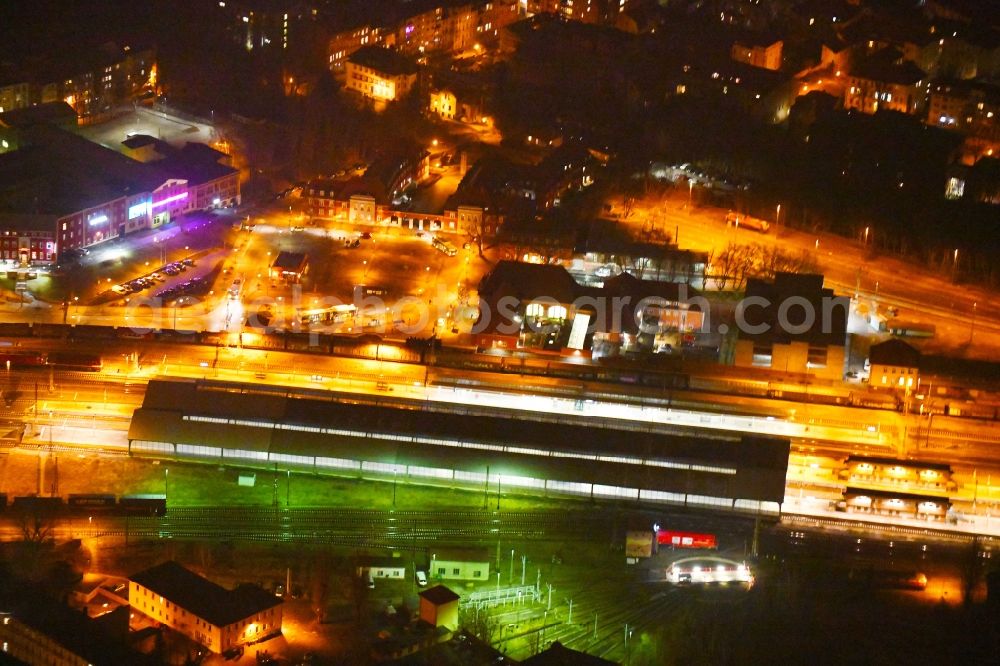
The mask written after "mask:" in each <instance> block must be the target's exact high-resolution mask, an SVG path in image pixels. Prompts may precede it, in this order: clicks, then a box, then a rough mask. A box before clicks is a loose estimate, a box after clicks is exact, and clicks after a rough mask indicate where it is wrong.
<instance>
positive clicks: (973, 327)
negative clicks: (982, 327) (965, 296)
mask: <svg viewBox="0 0 1000 666" xmlns="http://www.w3.org/2000/svg"><path fill="white" fill-rule="evenodd" d="M978 306H979V303H978V302H975V301H974V302H973V303H972V323H971V324H970V325H969V345H972V336H973V335H975V334H976V308H977V307H978Z"/></svg>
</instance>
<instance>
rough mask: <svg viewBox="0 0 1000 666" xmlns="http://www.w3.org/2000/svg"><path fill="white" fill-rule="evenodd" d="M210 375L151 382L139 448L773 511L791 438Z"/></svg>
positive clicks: (137, 433)
mask: <svg viewBox="0 0 1000 666" xmlns="http://www.w3.org/2000/svg"><path fill="white" fill-rule="evenodd" d="M613 425H615V426H618V427H612V424H609V423H608V422H607V421H606V420H600V421H598V420H589V419H587V418H586V417H583V416H581V417H575V418H574V417H566V418H558V419H554V418H552V415H549V414H543V413H532V412H523V411H522V412H513V411H506V410H498V409H492V408H480V409H479V410H478V411H477V412H476V411H473V412H470V409H469V408H468V407H466V406H463V405H449V404H445V403H431V402H430V401H426V402H425V401H418V400H407V399H393V400H388V399H386V398H381V397H376V396H370V397H369V396H363V395H358V394H338V393H336V392H332V391H314V390H305V389H303V390H299V389H289V388H279V387H261V386H255V385H250V384H235V383H227V382H218V381H207V380H170V381H168V380H154V381H152V382H150V383H149V387H148V389H147V392H146V396H145V399H144V402H143V405H142V407H140V408H139V409H137V410H136V412H135V414H134V416H133V418H132V423H131V426H130V428H129V434H128V438H129V452H130V453H131V454H132V455H145V456H149V455H153V456H166V457H178V458H190V459H200V460H205V461H213V462H220V463H222V462H229V463H230V464H234V465H247V466H255V465H256V466H267V467H273V466H275V465H277V466H279V467H281V468H283V469H284V468H295V469H311V470H313V471H316V472H325V473H339V474H345V473H346V474H355V475H358V476H364V477H371V478H385V477H386V476H389V477H395V478H397V479H398V480H400V481H406V480H410V481H413V482H432V483H443V484H449V485H472V486H475V487H482V485H483V484H484V483H487V482H488V483H489V484H491V485H493V486H497V485H500V486H502V487H503V488H507V489H513V488H518V489H522V490H523V491H527V492H538V493H544V494H572V495H578V496H579V495H583V496H591V497H606V498H607V497H610V498H619V499H633V500H642V501H650V502H670V503H678V504H685V505H687V504H693V505H702V506H715V507H718V508H736V509H742V510H754V511H766V512H777V511H778V510H779V507H780V503H781V502H782V500H783V498H784V493H785V474H786V470H787V465H788V452H789V442H788V440H784V439H775V438H763V437H754V436H744V437H742V438H740V437H731V438H728V439H727V438H722V437H718V438H715V437H695V436H679V435H676V434H668V433H665V432H658V431H657V428H656V427H655V426H651V425H650V424H638V423H630V422H626V421H622V422H620V423H615V424H613Z"/></svg>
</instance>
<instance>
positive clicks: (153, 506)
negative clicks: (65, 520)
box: [0, 494, 167, 516]
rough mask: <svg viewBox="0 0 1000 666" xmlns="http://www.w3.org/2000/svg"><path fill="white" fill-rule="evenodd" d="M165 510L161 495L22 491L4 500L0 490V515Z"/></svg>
mask: <svg viewBox="0 0 1000 666" xmlns="http://www.w3.org/2000/svg"><path fill="white" fill-rule="evenodd" d="M166 512H167V498H166V496H164V495H122V496H120V497H118V496H115V495H106V494H71V495H69V496H68V497H66V498H63V497H39V496H37V495H25V496H19V497H13V498H10V499H9V500H8V497H7V495H6V494H0V515H12V514H13V515H18V514H20V515H23V514H29V513H35V514H44V515H88V516H93V515H104V516H163V515H165V514H166Z"/></svg>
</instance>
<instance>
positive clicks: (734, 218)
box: [726, 211, 771, 234]
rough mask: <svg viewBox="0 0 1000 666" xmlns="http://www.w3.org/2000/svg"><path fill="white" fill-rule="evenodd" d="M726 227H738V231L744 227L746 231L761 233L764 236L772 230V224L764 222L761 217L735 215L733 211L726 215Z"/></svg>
mask: <svg viewBox="0 0 1000 666" xmlns="http://www.w3.org/2000/svg"><path fill="white" fill-rule="evenodd" d="M726 226H727V227H736V228H737V229H739V228H740V227H743V228H744V229H750V230H751V231H759V232H760V233H762V234H766V233H767V232H768V230H769V229H770V228H771V223H770V222H768V221H767V220H762V219H760V218H759V217H751V216H750V215H744V214H743V213H734V212H733V211H729V214H728V215H726Z"/></svg>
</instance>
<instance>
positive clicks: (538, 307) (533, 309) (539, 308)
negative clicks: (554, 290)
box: [524, 303, 545, 317]
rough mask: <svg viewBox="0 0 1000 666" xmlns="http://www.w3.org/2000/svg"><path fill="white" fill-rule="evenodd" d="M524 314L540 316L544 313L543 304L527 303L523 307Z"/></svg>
mask: <svg viewBox="0 0 1000 666" xmlns="http://www.w3.org/2000/svg"><path fill="white" fill-rule="evenodd" d="M524 314H525V315H527V316H528V317H541V316H544V315H545V306H544V305H542V304H541V303H528V307H526V308H525V309H524Z"/></svg>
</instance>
